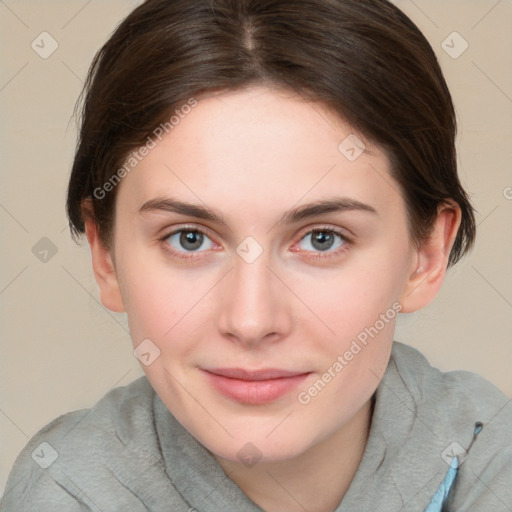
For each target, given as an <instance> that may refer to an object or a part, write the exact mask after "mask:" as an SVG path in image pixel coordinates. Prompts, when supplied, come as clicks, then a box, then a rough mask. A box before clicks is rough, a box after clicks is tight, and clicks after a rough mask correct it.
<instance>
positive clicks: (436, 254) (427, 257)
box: [400, 201, 461, 313]
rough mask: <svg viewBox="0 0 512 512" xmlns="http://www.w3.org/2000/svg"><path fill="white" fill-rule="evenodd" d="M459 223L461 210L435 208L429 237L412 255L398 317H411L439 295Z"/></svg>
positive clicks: (453, 206) (445, 206) (451, 203)
mask: <svg viewBox="0 0 512 512" xmlns="http://www.w3.org/2000/svg"><path fill="white" fill-rule="evenodd" d="M460 220H461V210H460V207H459V205H458V204H457V203H455V202H454V201H447V202H445V203H443V204H442V205H441V206H440V207H439V209H438V212H437V218H436V221H435V223H434V226H433V227H432V231H431V233H430V234H429V236H428V237H427V238H426V239H425V240H424V241H423V242H422V243H421V245H420V246H419V247H418V248H417V249H416V251H415V255H414V258H413V261H412V265H411V268H410V275H409V279H408V280H407V282H406V286H405V288H404V291H403V294H402V298H401V301H400V303H401V304H402V310H401V313H412V312H413V311H417V310H419V309H421V308H423V307H425V306H426V305H427V304H429V303H430V302H431V301H432V300H433V299H434V297H435V296H436V295H437V293H438V292H439V290H440V288H441V285H442V284H443V281H444V276H445V274H446V269H447V267H448V258H449V256H450V251H451V248H452V247H453V243H454V241H455V238H456V236H457V232H458V229H459V225H460Z"/></svg>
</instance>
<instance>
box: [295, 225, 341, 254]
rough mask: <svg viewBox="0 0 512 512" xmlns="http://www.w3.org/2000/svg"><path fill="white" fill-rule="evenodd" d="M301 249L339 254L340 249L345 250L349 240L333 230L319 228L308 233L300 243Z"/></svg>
mask: <svg viewBox="0 0 512 512" xmlns="http://www.w3.org/2000/svg"><path fill="white" fill-rule="evenodd" d="M301 243H302V246H301V249H302V250H305V251H312V252H329V253H333V252H338V251H336V249H339V248H340V247H341V248H342V249H345V248H346V246H348V243H349V240H348V239H347V237H345V236H344V235H343V234H341V233H339V232H338V231H336V230H334V229H332V228H329V229H328V228H317V229H312V230H310V231H308V232H307V233H306V234H305V235H304V236H303V237H302V238H301V241H300V242H299V246H300V245H301Z"/></svg>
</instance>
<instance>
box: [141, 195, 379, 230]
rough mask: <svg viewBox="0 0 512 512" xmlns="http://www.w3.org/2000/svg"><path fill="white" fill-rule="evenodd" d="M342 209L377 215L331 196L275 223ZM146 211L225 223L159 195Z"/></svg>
mask: <svg viewBox="0 0 512 512" xmlns="http://www.w3.org/2000/svg"><path fill="white" fill-rule="evenodd" d="M342 211H362V212H369V213H372V214H375V215H378V212H377V210H376V209H375V208H373V206H370V205H368V204H365V203H362V202H360V201H356V200H354V199H350V198H347V197H332V198H329V199H322V200H319V201H315V202H313V203H309V204H305V205H303V206H299V207H297V208H293V209H292V210H289V211H287V212H285V213H284V214H283V216H282V217H281V219H280V220H279V221H278V222H277V224H293V223H294V222H298V221H300V220H304V219H306V218H309V217H314V216H317V215H323V214H326V213H333V212H342ZM146 212H171V213H179V214H182V215H187V216H189V217H195V218H197V219H202V220H208V221H211V222H215V223H217V224H221V225H226V221H225V220H224V218H223V216H222V214H221V213H220V212H218V211H217V210H215V209H213V208H208V207H206V206H201V205H198V204H192V203H186V202H183V201H177V200H175V199H171V198H163V197H159V198H155V199H150V200H149V201H146V202H145V203H144V204H143V205H142V206H141V208H140V209H139V214H143V213H146Z"/></svg>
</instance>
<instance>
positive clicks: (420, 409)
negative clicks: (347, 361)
mask: <svg viewBox="0 0 512 512" xmlns="http://www.w3.org/2000/svg"><path fill="white" fill-rule="evenodd" d="M390 365H391V366H394V368H395V371H393V372H392V373H393V375H395V376H398V380H400V381H401V384H400V386H397V388H396V389H401V390H402V394H403V395H406V394H407V395H408V396H407V397H406V398H405V400H408V403H409V404H412V408H413V414H412V415H413V416H414V421H413V424H412V425H415V426H414V427H411V429H414V430H411V432H413V431H414V432H421V434H416V436H417V438H416V440H415V441H414V442H418V441H419V442H420V443H424V444H426V445H428V449H425V451H427V450H430V452H431V453H430V454H428V455H425V454H424V456H423V457H424V458H423V460H424V461H425V459H426V458H427V457H429V456H432V457H433V461H434V464H439V461H441V460H442V458H444V457H447V456H453V455H457V456H458V457H459V462H460V464H461V468H460V470H459V477H458V482H457V492H456V498H455V502H454V506H455V507H456V510H460V511H461V512H463V511H466V510H470V509H472V507H477V506H479V509H480V510H482V509H485V510H495V511H498V510H499V511H501V510H508V509H506V508H504V504H505V503H511V502H512V400H511V398H510V397H508V396H507V395H506V394H505V393H503V392H502V391H501V390H499V389H498V388H497V387H496V386H494V385H493V384H492V383H490V382H489V381H487V380H486V379H484V378H483V377H481V376H479V375H477V374H475V373H473V372H468V371H460V370H457V371H449V372H442V371H440V370H438V369H437V368H435V367H433V366H432V365H430V363H429V362H428V360H427V359H426V358H425V356H424V355H422V354H421V353H420V352H419V351H418V350H416V349H415V348H413V347H410V346H408V345H404V344H402V343H398V342H395V343H394V345H393V350H392V355H391V359H390ZM402 399H404V398H402ZM477 423H481V424H482V425H483V428H482V429H481V431H480V432H479V433H478V435H477V436H476V437H474V431H475V425H476V424H477ZM436 460H437V461H438V462H437V463H436V462H435V461H436ZM445 460H446V459H445ZM432 467H436V466H434V465H432ZM442 467H443V466H442V463H441V468H442ZM441 474H442V471H441ZM477 508H478V507H477Z"/></svg>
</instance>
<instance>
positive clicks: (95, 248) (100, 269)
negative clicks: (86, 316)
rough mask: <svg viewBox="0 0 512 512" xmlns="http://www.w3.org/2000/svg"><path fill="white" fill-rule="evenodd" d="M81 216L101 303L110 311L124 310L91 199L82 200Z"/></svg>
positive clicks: (115, 276) (112, 264) (118, 311)
mask: <svg viewBox="0 0 512 512" xmlns="http://www.w3.org/2000/svg"><path fill="white" fill-rule="evenodd" d="M82 216H83V218H84V222H85V229H86V234H87V241H88V242H89V246H90V248H91V257H92V267H93V270H94V277H95V278H96V283H97V284H98V287H99V291H100V300H101V303H102V304H103V305H104V306H105V307H106V308H107V309H110V311H115V312H117V313H123V312H124V311H126V309H125V307H124V303H123V299H122V296H121V290H120V288H119V282H118V280H117V274H116V271H115V268H114V263H113V260H112V256H111V253H110V251H109V250H108V249H107V248H106V247H105V246H104V245H103V242H102V241H101V239H100V236H99V230H98V225H97V224H96V222H95V219H94V213H93V208H92V200H91V199H85V200H84V201H83V202H82Z"/></svg>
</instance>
